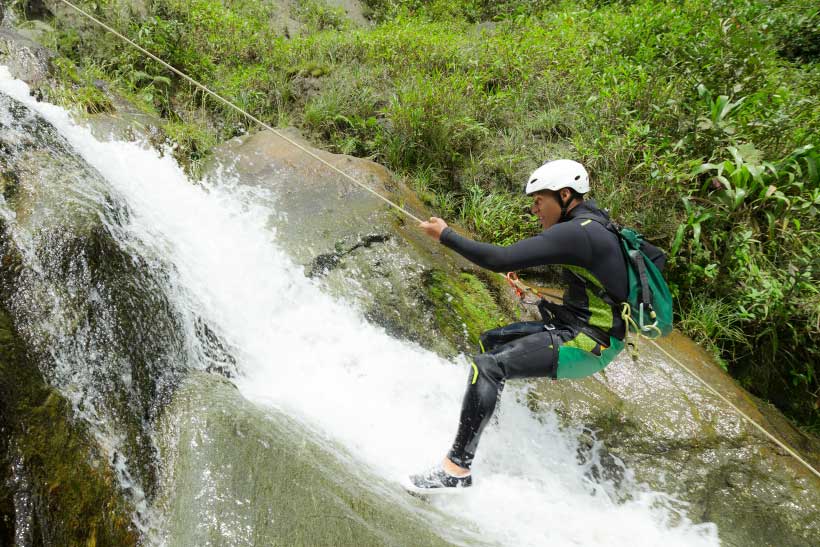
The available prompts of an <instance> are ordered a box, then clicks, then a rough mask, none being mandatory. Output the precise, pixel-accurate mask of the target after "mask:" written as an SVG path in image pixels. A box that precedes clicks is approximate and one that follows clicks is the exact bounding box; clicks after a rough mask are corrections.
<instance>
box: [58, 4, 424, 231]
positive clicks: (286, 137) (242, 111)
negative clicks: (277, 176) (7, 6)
mask: <svg viewBox="0 0 820 547" xmlns="http://www.w3.org/2000/svg"><path fill="white" fill-rule="evenodd" d="M60 1H61V2H62V3H63V4H65V5H67V6H69V7H70V8H72V9H74V10H75V11H77V12H78V13H80V14H81V15H83V16H85V17H87V18H88V19H90V20H92V21H94V22H95V23H97V24H98V25H100V26H101V27H102V28H104V29H105V30H107V31H108V32H110V33H112V34H114V35H115V36H117V37H119V38H120V39H122V40H123V41H125V42H127V43H128V44H130V45H132V46H133V47H135V48H136V49H138V50H139V51H141V52H142V53H144V54H145V55H147V56H148V57H150V58H151V59H153V60H155V61H156V62H158V63H159V64H161V65H162V66H164V67H165V68H167V69H168V70H170V71H171V72H173V73H174V74H177V75H178V76H180V77H181V78H183V79H184V80H186V81H187V82H189V83H191V84H192V85H194V86H196V87H198V88H199V89H201V90H202V91H204V92H205V93H207V94H208V95H210V96H211V97H213V98H215V99H217V100H218V101H220V102H221V103H223V104H224V105H225V106H228V107H229V108H232V109H234V110H236V111H237V112H239V113H240V114H242V115H243V116H245V117H247V118H248V119H249V120H252V121H254V122H256V123H258V124H259V125H260V126H262V127H263V128H265V129H267V130H268V131H272V132H273V133H274V134H275V135H277V136H278V137H279V138H281V139H284V140H285V141H287V142H288V143H290V144H292V145H293V146H295V147H296V148H298V149H299V150H301V151H302V152H304V153H305V154H307V155H308V156H310V157H312V158H313V159H315V160H317V161H319V162H321V163H323V164H325V165H326V166H327V167H329V168H331V169H332V170H334V171H336V172H337V173H338V174H340V175H342V176H343V177H345V178H346V179H348V180H349V181H351V182H353V183H354V184H356V185H357V186H359V187H361V188H363V189H365V190H367V191H368V192H370V193H371V194H373V195H374V196H376V197H377V198H379V199H380V200H382V201H384V202H385V203H387V204H388V205H390V206H391V207H394V208H395V209H397V210H398V211H400V212H402V213H404V214H405V215H407V216H408V217H410V218H412V219H413V220H416V221H417V222H419V223H421V222H422V220H421V219H420V218H418V217H417V216H415V215H414V214H413V213H411V212H409V211H407V210H405V209H404V208H403V207H401V206H399V205H398V204H396V203H394V202H392V201H390V200H389V199H387V198H386V197H384V196H383V195H381V194H379V193H378V192H376V191H375V190H373V189H372V188H370V187H369V186H367V185H366V184H364V183H362V182H359V181H358V180H357V179H356V178H354V177H353V176H352V175H349V174H348V173H346V172H345V171H342V170H341V169H339V168H338V167H336V166H335V165H333V164H332V163H330V162H328V161H327V160H325V159H323V158H321V157H320V156H319V155H317V154H316V153H314V152H312V151H310V150H308V149H307V148H305V147H304V146H302V145H301V144H299V143H298V142H296V141H294V140H293V139H291V138H289V137H288V136H286V135H284V134H283V133H281V132H280V131H277V130H276V129H274V128H273V127H271V126H270V125H268V124H266V123H265V122H263V121H262V120H260V119H259V118H257V117H256V116H254V115H253V114H251V113H249V112H246V111H245V110H243V109H241V108H240V107H238V106H236V105H235V104H234V103H232V102H231V101H229V100H228V99H226V98H224V97H223V96H222V95H220V94H218V93H216V92H215V91H211V90H210V89H208V88H207V87H205V86H204V85H203V84H201V83H199V82H197V81H196V80H194V79H193V78H191V77H190V76H188V75H187V74H185V73H184V72H182V71H181V70H178V69H177V68H175V67H173V66H171V65H170V64H168V63H166V62H165V61H163V60H162V59H160V58H159V57H157V56H156V55H154V54H153V53H151V52H150V51H148V50H147V49H145V48H143V47H142V46H140V45H139V44H137V43H136V42H134V41H132V40H130V39H129V38H128V37H126V36H123V35H122V34H120V33H119V32H117V31H116V30H115V29H113V28H111V27H110V26H108V25H106V24H105V23H103V22H102V21H100V20H99V19H97V18H96V17H94V16H93V15H91V14H90V13H88V12H86V11H83V10H82V9H80V8H79V7H77V6H75V5H74V4H72V3H71V2H68V1H67V0H60Z"/></svg>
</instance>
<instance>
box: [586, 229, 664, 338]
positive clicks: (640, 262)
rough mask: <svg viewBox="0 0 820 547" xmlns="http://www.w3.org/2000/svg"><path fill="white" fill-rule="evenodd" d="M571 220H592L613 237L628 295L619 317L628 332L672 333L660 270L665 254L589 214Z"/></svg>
mask: <svg viewBox="0 0 820 547" xmlns="http://www.w3.org/2000/svg"><path fill="white" fill-rule="evenodd" d="M574 218H583V219H589V220H594V221H596V222H598V223H599V224H601V225H603V226H604V227H605V228H606V229H607V230H609V231H610V232H612V233H614V234H616V235H617V236H618V239H619V240H620V242H621V247H622V248H623V251H624V257H625V258H626V264H627V276H628V277H627V279H628V283H629V296H627V301H626V302H624V303H623V311H622V315H621V317H622V318H623V319H624V321H626V322H627V324H628V328H629V330H630V331H631V332H633V333H636V334H640V335H641V336H644V337H646V338H659V337H661V336H666V335H667V334H669V333H670V332H672V294H671V293H670V292H669V286H668V285H667V284H666V280H665V279H664V278H663V274H662V273H661V271H662V270H663V267H664V265H665V263H666V255H665V254H664V253H663V251H661V250H660V249H658V248H657V247H655V246H654V245H652V244H651V243H648V242H647V241H646V240H644V238H643V236H642V235H641V234H639V233H638V232H636V231H635V230H632V229H631V228H624V227H622V226H619V225H617V224H615V223H614V222H612V221H607V220H605V219H604V218H602V217H599V216H597V215H592V214H582V215H577V216H576V217H574Z"/></svg>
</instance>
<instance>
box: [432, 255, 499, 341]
mask: <svg viewBox="0 0 820 547" xmlns="http://www.w3.org/2000/svg"><path fill="white" fill-rule="evenodd" d="M423 281H424V287H425V289H426V295H427V297H428V298H429V300H430V303H431V305H432V308H433V313H434V316H435V319H436V325H437V326H438V329H439V332H441V334H442V335H444V336H445V337H447V338H448V339H449V340H451V341H453V342H454V343H455V344H456V345H457V347H458V348H459V349H460V350H462V351H470V350H471V349H474V348H476V347H478V337H479V335H480V334H481V333H482V332H484V331H485V330H489V329H493V328H496V327H499V326H501V325H504V324H505V323H507V322H508V320H507V317H506V315H505V314H504V312H503V310H501V308H500V307H499V305H498V303H497V302H496V300H495V298H493V295H492V294H491V293H490V291H489V290H488V289H487V286H486V285H485V284H484V283H483V282H482V281H481V280H480V279H479V278H478V277H477V276H476V275H474V274H472V273H469V272H462V273H460V274H459V275H458V277H457V278H455V277H453V276H450V275H447V274H446V273H445V272H443V271H441V270H435V269H434V270H428V271H426V272H425V274H424V278H423Z"/></svg>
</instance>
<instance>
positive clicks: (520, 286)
mask: <svg viewBox="0 0 820 547" xmlns="http://www.w3.org/2000/svg"><path fill="white" fill-rule="evenodd" d="M60 2H62V3H63V4H65V5H67V6H68V7H70V8H71V9H73V10H74V11H76V12H78V13H80V14H81V15H82V16H84V17H86V18H87V19H89V20H91V21H93V22H94V23H96V24H97V25H99V26H100V27H102V28H104V29H105V30H107V31H108V32H110V33H111V34H113V35H115V36H117V37H118V38H120V39H121V40H123V41H124V42H126V43H128V44H129V45H131V46H133V47H134V48H136V49H137V50H139V51H140V52H142V53H143V54H145V55H146V56H148V57H150V58H151V59H153V60H154V61H156V62H158V63H159V64H161V65H162V66H164V67H165V68H167V69H168V70H170V71H171V72H173V73H174V74H177V75H178V76H180V77H181V78H182V79H184V80H185V81H187V82H189V83H191V84H192V85H194V86H195V87H197V88H199V89H201V90H202V91H204V92H205V93H207V94H208V95H210V96H212V97H214V98H215V99H217V100H218V101H219V102H221V103H223V104H224V105H226V106H228V107H229V108H232V109H233V110H235V111H237V112H239V113H240V114H242V115H243V116H245V117H247V118H248V119H249V120H251V121H253V122H255V123H257V124H259V125H260V126H261V127H263V128H264V129H267V130H268V131H271V132H272V133H274V134H275V135H277V136H279V137H280V138H281V139H283V140H284V141H286V142H288V143H290V144H291V145H293V146H294V147H296V148H298V149H299V150H301V151H302V152H304V153H305V154H307V155H308V156H310V157H312V158H314V159H315V160H317V161H318V162H320V163H322V164H324V165H325V166H327V167H328V168H330V169H331V170H333V171H335V172H336V173H338V174H339V175H341V176H343V177H344V178H346V179H347V180H349V181H351V182H353V183H354V184H356V185H357V186H359V187H361V188H363V189H364V190H366V191H367V192H370V193H371V194H373V195H374V196H376V197H377V198H379V199H380V200H382V201H384V202H385V203H387V204H388V205H390V206H391V207H393V208H395V209H396V210H397V211H399V212H400V213H402V214H404V215H406V216H408V217H409V218H412V219H413V220H415V221H417V222H419V223H421V222H422V220H421V219H420V218H418V217H417V216H415V215H413V214H412V213H411V212H409V211H407V210H406V209H404V208H403V207H401V206H399V205H398V204H396V203H394V202H393V201H391V200H390V199H388V198H386V197H384V196H382V195H381V194H379V193H378V192H376V191H375V190H373V189H372V188H370V187H369V186H367V185H366V184H364V183H362V182H360V181H359V180H357V179H356V178H355V177H353V176H352V175H350V174H348V173H347V172H345V171H343V170H342V169H339V168H338V167H336V166H335V165H333V164H331V163H330V162H328V161H327V160H325V159H323V158H322V157H320V156H319V155H317V154H316V153H314V152H312V151H310V150H308V149H307V148H305V147H304V146H302V145H301V144H299V143H298V142H296V141H294V140H293V139H291V138H288V137H287V136H286V135H284V134H283V133H281V132H280V131H277V130H276V129H274V128H273V127H271V126H270V125H268V124H266V123H265V122H263V121H262V120H260V119H259V118H257V117H255V116H253V115H252V114H250V113H248V112H246V111H245V110H243V109H241V108H240V107H238V106H236V105H235V104H234V103H232V102H231V101H229V100H228V99H225V98H224V97H222V96H221V95H219V94H218V93H216V92H214V91H211V90H210V89H208V88H207V87H205V86H204V85H203V84H201V83H199V82H197V81H196V80H194V79H193V78H191V77H190V76H188V75H187V74H185V73H184V72H182V71H180V70H178V69H177V68H174V67H173V66H172V65H170V64H168V63H166V62H165V61H163V60H162V59H160V58H159V57H157V56H156V55H154V54H153V53H151V52H150V51H148V50H146V49H145V48H143V47H141V46H140V45H139V44H137V43H135V42H134V41H133V40H130V39H129V38H127V37H126V36H124V35H122V34H120V33H119V32H117V31H116V30H115V29H113V28H112V27H110V26H109V25H107V24H105V23H103V22H102V21H100V20H99V19H97V18H96V17H94V16H93V15H91V14H89V13H87V12H86V11H84V10H82V9H81V8H79V7H77V6H75V5H74V4H72V3H71V2H69V1H68V0H60ZM499 275H502V277H505V278H506V279H507V282H508V283H510V285H511V286H512V287H513V289H514V290H515V292H516V294H518V295H519V297H521V295H523V294H524V293H526V292H530V293H532V294H535V295H537V296H539V297H540V298H544V296H543V295H542V294H541V293H540V292H539V291H537V290H535V289H533V288H532V287H529V286H528V285H526V284H525V283H524V282H523V281H521V280H520V279H519V278H518V276H517V275H515V274H514V273H512V272H511V273H508V274H507V275H506V276H504V275H503V274H499ZM624 311H626V314H628V315H629V317H630V319H626V318H625V317H624ZM632 311H633V310H632V309H631V307H630V308H629V309H627V310H622V317H624V320H625V321H628V322H629V321H633V318H634V315H633V314H632ZM642 311H644V312H645V311H646V310H641V309H639V310H638V314H639V318H638V321H635V325H636V326H637V327H638V331H639V332H640V330H641V328H642V325H641V324H642V323H643V319H641V316H640V314H641V312H642ZM649 328H650V329H651V325H649ZM627 331H629V329H628V328H627ZM649 341H650V342H651V343H652V344H654V345H655V347H657V348H658V349H659V350H660V351H661V352H663V353H664V354H665V355H666V356H667V357H668V358H669V359H671V360H672V361H674V362H675V363H677V364H678V366H680V367H681V368H682V369H683V370H685V371H686V372H687V373H689V374H690V375H691V376H692V377H694V378H695V380H697V381H698V382H699V383H700V384H701V385H703V386H704V387H705V388H706V389H707V390H709V391H710V392H711V393H712V394H714V395H715V396H716V397H718V398H719V399H720V400H722V401H723V402H724V403H726V404H727V405H729V406H730V407H731V408H732V409H734V411H735V412H737V414H738V415H740V416H742V417H743V418H744V419H745V420H746V421H748V422H749V423H750V424H752V426H754V427H755V428H757V429H758V430H759V431H760V432H761V433H763V435H764V436H765V437H766V438H768V439H769V440H770V441H772V442H773V443H775V444H776V445H778V446H779V447H780V448H782V449H783V450H785V451H786V452H787V453H788V454H790V455H791V456H792V457H793V458H795V459H796V460H797V461H799V462H800V463H801V464H803V465H804V466H805V467H806V468H807V469H809V470H810V471H811V472H812V473H814V475H816V476H817V477H818V478H820V471H818V470H817V469H815V468H814V467H812V466H811V464H809V463H808V462H807V461H806V460H804V459H803V458H801V457H800V456H799V455H798V454H797V453H796V452H795V451H794V450H793V449H792V448H790V447H789V446H787V445H786V444H785V443H783V442H782V441H780V440H779V439H777V438H776V437H774V435H772V434H771V433H769V432H768V431H766V429H764V428H763V426H761V425H759V424H758V423H757V422H755V421H754V420H752V419H751V418H750V417H749V416H748V415H747V414H746V413H745V412H743V411H742V410H740V408H738V407H737V406H736V405H735V404H734V403H732V402H731V401H730V400H729V399H727V398H726V397H725V396H723V395H722V394H721V393H720V392H718V391H717V390H716V389H714V388H713V387H712V386H710V385H709V384H707V383H706V382H705V381H704V380H702V379H701V378H700V377H699V376H698V375H697V374H695V373H694V372H693V371H692V370H690V369H689V368H688V367H686V366H685V365H684V364H683V363H681V362H680V361H679V360H678V359H676V358H675V357H674V356H673V355H671V354H670V353H669V352H667V351H666V350H665V349H663V348H662V347H661V346H660V345H659V344H658V343H657V342H655V340H654V339H652V338H649Z"/></svg>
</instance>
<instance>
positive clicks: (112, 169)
mask: <svg viewBox="0 0 820 547" xmlns="http://www.w3.org/2000/svg"><path fill="white" fill-rule="evenodd" d="M0 91H2V92H4V93H6V94H8V95H10V96H12V97H14V98H16V99H17V100H19V101H21V102H23V103H25V104H27V105H28V106H29V107H31V108H32V109H34V110H36V111H38V112H39V113H40V114H41V115H43V116H44V117H45V118H46V119H47V120H48V121H49V122H51V123H52V124H54V125H55V126H56V127H57V129H58V130H59V132H60V133H61V134H62V135H63V136H64V137H66V138H67V139H68V141H69V142H70V143H71V144H72V146H74V148H75V149H76V150H77V151H78V152H79V153H80V154H81V155H82V156H83V157H84V158H85V159H86V161H88V162H89V163H90V164H91V165H93V166H94V167H95V168H96V169H97V170H99V171H100V173H102V175H103V176H104V177H105V178H106V179H107V180H108V181H109V183H110V184H111V186H112V192H114V194H115V195H118V196H119V197H121V198H122V199H123V200H124V202H125V203H127V205H128V207H129V209H130V211H131V213H132V214H131V215H130V219H129V222H130V224H129V225H128V226H126V227H125V228H126V230H127V232H128V233H129V234H130V235H131V236H132V240H133V241H138V242H139V245H142V246H144V248H145V249H151V252H152V253H154V254H156V253H161V254H162V256H165V257H167V261H168V262H169V263H172V264H174V266H175V268H176V272H175V273H174V275H176V277H177V278H176V280H175V281H176V283H175V286H176V287H177V290H176V294H173V295H171V300H172V302H174V303H175V304H176V305H177V306H179V307H180V309H184V310H187V311H188V312H189V313H192V314H196V315H197V316H201V317H203V318H205V319H206V320H207V321H208V322H209V324H211V325H213V326H214V327H215V328H216V329H218V331H219V334H220V335H221V336H222V337H223V338H224V339H225V340H227V341H228V343H229V345H230V346H231V347H232V348H236V354H235V355H234V356H235V357H236V359H237V368H238V370H239V372H240V378H239V379H238V380H237V384H238V387H239V388H240V391H241V393H242V394H243V395H244V396H245V397H246V398H247V399H250V400H251V401H254V402H257V403H260V404H263V405H267V406H269V407H275V408H277V409H280V410H282V411H284V412H286V413H288V414H290V415H291V416H294V417H296V418H298V419H300V420H303V421H305V422H307V423H309V424H310V425H311V426H312V427H314V428H316V429H318V430H319V431H321V432H322V433H323V434H324V435H325V436H326V437H327V438H328V439H329V440H330V441H331V442H332V443H338V444H341V445H342V446H344V447H345V448H346V450H347V451H348V452H349V453H351V454H354V455H355V457H356V458H357V459H358V461H359V462H360V463H361V464H362V465H367V466H370V467H371V468H372V469H373V470H375V472H376V473H378V474H380V475H381V476H383V477H384V478H386V479H387V480H390V481H396V482H398V481H400V480H401V479H402V478H403V477H404V476H406V475H407V474H408V473H410V472H414V471H419V470H423V469H424V468H426V467H428V466H429V465H431V464H433V463H435V462H436V461H437V460H439V459H440V458H441V457H442V456H443V454H444V453H445V452H446V450H447V448H448V446H449V443H450V442H451V441H452V438H453V435H454V433H455V428H456V424H457V418H458V411H459V408H460V401H461V397H462V394H463V389H464V386H465V383H466V378H467V373H468V369H469V367H468V365H467V362H466V360H464V359H463V358H462V359H459V360H458V361H457V362H447V361H445V360H443V359H441V358H439V357H438V356H436V355H435V354H433V353H431V352H429V351H426V350H424V349H422V348H420V347H418V346H415V345H413V344H410V343H406V342H402V341H398V340H395V339H393V338H391V337H389V336H388V335H387V334H385V332H384V331H383V330H382V329H380V328H378V327H375V326H372V325H370V324H368V323H367V322H366V321H365V320H364V319H363V318H362V316H361V314H359V313H358V312H357V311H356V310H355V309H354V306H352V305H350V303H347V302H345V301H338V300H334V299H333V298H331V297H330V296H328V295H327V294H325V293H324V292H323V291H322V290H321V287H320V286H319V285H317V284H316V283H314V282H312V281H311V280H309V279H307V278H306V277H305V275H304V273H303V271H302V269H301V267H299V266H298V265H295V264H294V263H293V262H292V261H291V260H290V259H289V257H288V256H287V255H286V254H285V253H284V252H283V251H282V250H281V248H280V247H279V246H278V245H277V242H276V235H275V233H273V231H272V230H271V229H270V228H269V222H268V221H269V219H270V216H271V215H274V214H276V211H274V210H271V208H270V205H268V204H269V203H270V199H269V198H270V196H261V195H257V194H255V193H254V192H253V191H250V190H248V189H246V188H243V187H240V186H237V185H235V184H233V183H232V181H231V180H230V178H229V177H224V178H223V180H215V181H209V182H207V183H204V182H203V183H199V184H193V183H192V182H191V181H190V180H188V179H187V177H186V176H185V174H184V173H183V171H182V170H181V169H180V168H179V166H178V165H177V164H176V163H175V162H174V161H173V160H172V159H171V158H170V156H168V155H166V156H165V157H160V155H159V154H158V153H157V152H156V151H155V150H152V149H149V148H147V147H146V146H144V145H140V144H137V143H130V142H120V141H114V140H112V141H108V142H102V141H99V140H97V139H96V138H94V137H93V136H92V134H91V132H90V131H89V130H88V129H87V128H85V127H83V126H80V125H77V124H75V123H74V122H73V121H72V120H71V118H70V116H69V115H68V114H67V113H66V112H65V111H64V110H62V109H60V108H58V107H55V106H52V105H48V104H45V103H37V102H35V101H34V100H33V99H32V98H31V97H30V96H29V94H28V88H27V87H26V85H25V84H24V83H22V82H20V81H16V80H13V79H12V78H11V77H10V76H9V73H8V71H7V70H6V69H5V68H2V69H0ZM288 229H293V230H299V219H296V218H291V220H290V224H289V226H288ZM523 386H524V384H523V383H519V384H516V383H515V382H512V383H510V384H508V389H507V391H506V392H505V393H504V395H503V400H502V405H501V408H502V412H501V415H500V418H499V424H498V426H497V427H492V428H489V429H488V431H487V433H486V434H485V435H484V438H483V439H482V444H481V447H480V450H479V454H478V458H477V460H476V463H475V465H474V474H475V480H476V486H475V487H474V488H472V489H471V490H469V491H465V492H464V493H463V494H460V495H458V496H452V497H449V498H447V499H443V500H437V501H435V502H434V503H436V504H437V505H439V506H440V508H441V509H442V510H443V511H445V512H446V513H447V514H450V515H452V516H453V519H454V520H456V521H457V522H459V523H460V522H463V521H465V520H467V521H470V522H471V523H472V526H473V527H475V528H476V529H478V530H479V531H480V532H481V533H482V535H483V536H484V537H486V538H488V539H490V540H491V541H496V542H498V543H501V544H505V545H515V546H525V545H552V546H563V545H612V546H620V545H623V546H630V547H632V546H637V545H647V546H655V545H667V546H671V545H717V544H718V540H717V533H716V530H715V527H714V526H713V525H708V524H706V525H694V524H692V523H690V522H689V521H688V520H687V519H686V517H685V515H683V514H682V513H679V512H676V511H675V510H673V509H671V507H672V505H673V504H672V503H670V502H669V501H668V500H667V499H666V497H665V496H663V495H662V494H659V493H652V492H648V491H642V490H641V489H638V488H636V489H635V491H634V497H633V499H632V500H631V501H628V502H624V503H616V502H614V501H613V500H612V499H611V497H610V496H609V495H608V494H607V491H608V488H605V487H602V486H599V485H595V484H593V483H591V482H590V481H589V479H588V478H587V477H586V476H585V473H584V471H585V469H584V468H583V467H582V466H580V465H579V464H578V463H577V462H576V451H577V444H578V443H577V431H566V430H561V429H560V428H559V427H558V426H557V424H556V422H555V421H554V420H552V419H549V417H547V419H546V420H545V422H544V423H542V421H539V420H537V419H536V418H535V417H533V415H532V413H531V412H530V411H528V410H527V408H526V406H525V405H524V404H522V403H520V402H519V399H520V398H521V395H522V392H523V389H524V387H523ZM677 505H680V504H677Z"/></svg>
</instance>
